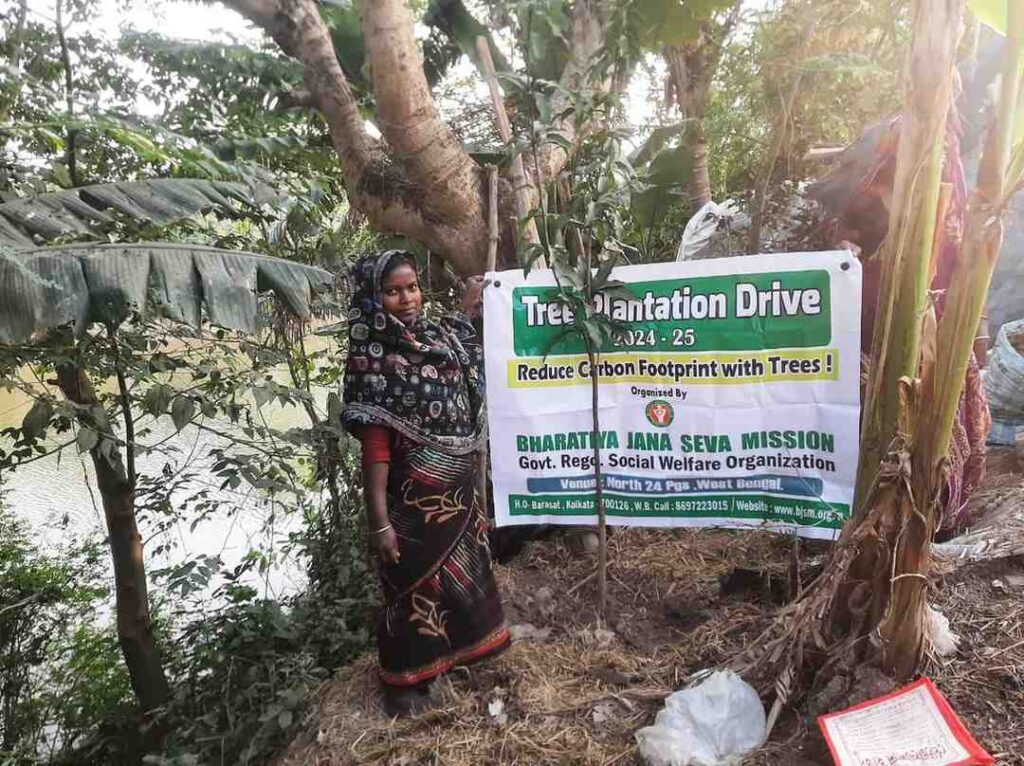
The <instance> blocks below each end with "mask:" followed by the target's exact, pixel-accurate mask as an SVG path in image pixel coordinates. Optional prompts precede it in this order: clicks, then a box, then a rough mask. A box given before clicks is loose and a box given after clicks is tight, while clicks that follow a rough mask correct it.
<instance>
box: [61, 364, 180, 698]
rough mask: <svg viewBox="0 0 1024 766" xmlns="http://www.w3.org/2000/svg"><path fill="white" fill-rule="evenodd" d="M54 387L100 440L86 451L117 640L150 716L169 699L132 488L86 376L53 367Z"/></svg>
mask: <svg viewBox="0 0 1024 766" xmlns="http://www.w3.org/2000/svg"><path fill="white" fill-rule="evenodd" d="M57 385H58V386H59V388H60V390H61V391H62V392H63V394H64V396H65V397H67V399H68V401H70V402H73V403H74V404H77V405H78V406H79V407H81V408H82V414H81V416H80V427H85V428H91V429H93V430H95V431H96V433H97V434H99V440H98V441H97V442H96V445H95V446H94V447H93V448H92V449H91V450H90V451H89V455H90V457H91V458H92V464H93V468H94V469H95V471H96V484H97V486H98V487H99V491H100V497H101V499H102V502H103V514H104V517H105V518H106V522H107V534H108V536H109V544H110V557H111V560H112V561H113V564H114V584H115V594H116V614H117V637H118V641H119V643H120V645H121V652H122V653H123V654H124V660H125V664H126V665H127V667H128V677H129V679H130V681H131V685H132V690H133V691H134V692H135V696H136V698H137V699H138V701H139V705H140V706H141V708H142V710H143V712H145V713H151V712H152V711H154V710H156V709H157V708H160V707H161V706H163V705H164V704H165V703H166V702H167V700H168V698H169V697H170V686H169V684H168V682H167V676H166V675H165V674H164V667H163V660H162V659H161V656H160V650H159V648H158V647H157V643H156V637H155V636H154V634H153V620H152V618H151V616H150V612H149V592H148V587H147V584H146V565H145V557H144V555H143V547H142V536H141V535H140V534H139V527H138V524H137V522H136V519H135V487H134V485H133V483H132V480H131V479H130V478H129V476H128V474H127V473H126V471H125V468H124V464H123V462H122V460H121V452H120V448H119V447H118V446H117V444H116V442H115V441H114V440H113V438H112V436H111V434H112V433H113V430H112V427H111V424H110V421H109V419H108V418H107V414H106V411H105V410H104V409H103V405H102V404H101V403H100V401H99V399H98V398H97V397H96V391H95V389H94V388H93V385H92V382H91V381H90V380H89V378H88V376H87V375H86V374H85V371H84V370H83V369H82V368H81V367H79V366H77V365H75V364H74V363H71V362H68V363H65V364H62V365H60V367H58V368H57Z"/></svg>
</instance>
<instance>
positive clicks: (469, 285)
mask: <svg viewBox="0 0 1024 766" xmlns="http://www.w3.org/2000/svg"><path fill="white" fill-rule="evenodd" d="M486 286H487V280H486V279H484V278H483V277H481V276H475V277H467V278H466V288H465V290H464V291H463V293H462V303H461V308H462V313H463V314H465V315H466V316H468V317H471V318H476V317H478V316H479V315H480V307H481V306H482V305H483V294H484V287H486Z"/></svg>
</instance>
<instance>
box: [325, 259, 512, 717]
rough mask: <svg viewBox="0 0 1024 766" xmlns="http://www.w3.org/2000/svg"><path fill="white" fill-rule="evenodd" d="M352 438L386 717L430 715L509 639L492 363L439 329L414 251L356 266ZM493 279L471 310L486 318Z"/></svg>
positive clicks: (347, 415) (457, 323) (467, 341)
mask: <svg viewBox="0 0 1024 766" xmlns="http://www.w3.org/2000/svg"><path fill="white" fill-rule="evenodd" d="M352 274H353V279H354V288H355V292H354V295H353V297H352V305H351V308H350V310H349V316H348V333H349V356H348V362H347V365H346V369H345V395H344V398H345V407H344V410H343V414H342V420H343V422H344V424H345V427H346V428H347V429H348V430H349V431H350V432H352V433H353V434H354V435H355V436H356V437H357V438H359V439H360V441H361V442H362V445H363V485H364V488H365V496H366V513H367V520H368V526H369V532H370V536H371V538H372V541H373V543H374V544H375V546H376V548H377V551H378V552H379V554H380V559H381V566H380V578H381V586H382V589H383V594H384V609H383V611H382V614H381V618H380V625H379V630H378V638H377V640H378V649H379V654H380V677H381V680H382V681H383V683H384V690H385V710H386V712H387V713H388V714H389V715H408V714H410V713H415V712H417V711H419V710H422V709H423V708H424V707H426V705H427V701H428V692H427V684H428V683H429V682H430V681H431V680H432V679H434V678H436V677H437V676H439V675H441V674H442V673H445V672H446V671H448V670H450V669H451V668H452V667H454V666H455V665H461V664H466V663H468V662H471V661H474V660H478V659H480V658H482V657H485V656H487V655H490V654H494V653H496V652H498V651H500V650H502V649H504V648H505V647H506V646H507V645H508V642H509V633H508V629H507V627H506V626H505V623H504V617H503V615H502V611H501V601H500V598H499V596H498V589H497V586H496V585H495V582H494V575H493V573H492V572H491V556H490V550H489V548H488V541H487V519H486V516H485V511H484V508H483V505H482V503H481V498H479V497H478V495H477V486H478V474H477V472H478V471H479V470H480V466H479V463H478V450H479V448H480V446H481V444H482V441H483V439H484V438H485V433H486V426H485V422H484V420H485V412H484V406H483V404H484V380H483V369H482V362H483V359H482V352H481V348H480V345H479V343H478V342H477V340H476V335H475V332H474V330H473V327H472V325H471V324H470V323H469V321H468V320H467V319H466V318H465V317H460V316H455V317H450V318H445V319H442V320H440V321H436V322H435V321H431V320H429V319H426V318H425V317H424V316H423V315H422V307H423V297H422V294H421V292H420V287H419V278H418V275H417V273H416V267H415V263H414V261H413V260H412V257H411V256H410V255H409V254H408V253H403V252H399V251H393V250H392V251H388V252H384V253H380V254H377V255H371V256H367V257H365V258H363V259H362V260H360V261H359V262H358V263H357V264H356V265H355V266H354V267H353V271H352ZM482 286H483V280H482V279H480V278H476V279H474V280H472V281H471V282H470V283H469V286H468V289H467V290H466V294H465V296H464V297H463V301H462V306H463V310H464V312H465V313H467V314H471V313H476V312H477V311H478V310H479V309H478V306H479V302H480V292H481V288H482Z"/></svg>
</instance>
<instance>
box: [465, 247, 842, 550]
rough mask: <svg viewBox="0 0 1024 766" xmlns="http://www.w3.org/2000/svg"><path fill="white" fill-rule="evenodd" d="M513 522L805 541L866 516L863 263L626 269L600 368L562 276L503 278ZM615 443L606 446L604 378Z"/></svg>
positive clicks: (494, 307)
mask: <svg viewBox="0 0 1024 766" xmlns="http://www.w3.org/2000/svg"><path fill="white" fill-rule="evenodd" d="M488 276H489V277H490V279H491V282H492V284H491V285H490V286H489V287H488V288H487V289H486V290H485V293H484V331H485V348H486V360H487V361H486V365H487V370H486V372H487V403H488V416H489V419H490V433H491V464H492V475H493V482H494V493H495V508H496V517H497V523H498V524H499V525H500V526H504V525H511V524H568V525H588V524H594V523H595V520H596V509H595V506H594V495H595V492H594V490H595V486H596V483H595V472H594V461H595V447H596V453H597V454H598V455H599V456H600V461H601V471H602V482H603V490H604V492H603V495H604V501H605V509H606V511H607V514H608V520H609V523H612V524H619V525H627V526H661V527H664V526H728V527H761V528H767V529H772V530H777V531H787V532H788V531H792V530H796V531H797V532H798V533H799V534H800V535H802V536H805V537H815V538H825V539H831V538H833V537H835V536H836V535H837V534H838V530H839V529H840V528H841V527H842V524H843V522H844V521H845V520H846V519H847V517H848V516H849V512H850V505H851V503H852V500H853V487H854V480H855V476H856V472H857V454H858V448H859V444H858V427H859V418H860V391H859V379H860V291H861V272H860V266H859V264H858V262H857V260H856V258H854V257H853V256H852V255H850V253H847V252H844V251H830V252H820V253H792V254H784V255H757V256H747V257H740V258H723V259H717V260H704V261H693V262H684V263H670V264H653V265H645V266H624V267H621V268H618V269H615V270H614V272H613V273H612V278H613V279H616V280H619V281H621V282H623V283H624V284H625V285H626V288H625V292H624V291H622V290H619V291H616V292H615V293H614V294H612V295H610V296H601V297H599V299H598V300H597V302H596V306H595V308H596V310H597V311H598V312H601V313H603V314H605V315H607V316H608V317H609V318H610V319H611V320H613V322H614V326H615V327H616V328H617V332H616V333H615V337H614V338H612V339H611V340H610V341H608V342H607V343H606V344H605V346H604V347H603V348H601V349H600V353H599V354H598V355H597V357H596V359H594V360H593V361H592V360H590V359H589V358H588V357H587V354H586V352H585V347H584V343H583V340H582V338H580V336H579V335H578V333H577V332H576V331H575V330H574V328H573V326H572V322H573V317H572V316H571V314H570V313H569V312H568V311H567V310H566V309H565V308H564V306H563V305H562V304H561V303H559V302H558V300H557V287H556V285H555V280H554V277H553V275H552V273H551V272H550V271H534V272H531V273H530V275H529V276H528V277H524V276H523V273H522V271H518V270H517V271H507V272H501V273H494V274H490V275H488ZM595 369H596V372H597V375H598V381H599V421H600V429H599V432H598V434H597V437H596V443H595V438H594V434H593V432H592V415H591V405H592V398H591V397H592V393H591V373H592V372H593V371H594V370H595Z"/></svg>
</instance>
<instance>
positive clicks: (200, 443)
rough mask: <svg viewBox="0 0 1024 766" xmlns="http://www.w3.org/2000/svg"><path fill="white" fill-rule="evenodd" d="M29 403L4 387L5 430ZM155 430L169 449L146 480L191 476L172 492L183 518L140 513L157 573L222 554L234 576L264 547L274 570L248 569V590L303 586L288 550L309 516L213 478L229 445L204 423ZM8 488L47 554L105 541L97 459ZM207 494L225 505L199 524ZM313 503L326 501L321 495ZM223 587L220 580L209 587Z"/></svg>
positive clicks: (298, 422)
mask: <svg viewBox="0 0 1024 766" xmlns="http://www.w3.org/2000/svg"><path fill="white" fill-rule="evenodd" d="M315 396H316V398H317V399H318V401H319V402H320V404H321V405H322V404H323V402H324V401H325V400H326V397H327V391H326V390H321V391H317V392H315ZM30 406H31V401H30V400H29V399H28V397H26V396H25V395H24V394H22V393H20V392H9V391H4V390H2V389H0V429H3V428H7V427H10V426H16V425H20V424H21V421H22V419H23V418H24V416H25V413H26V412H28V409H29V407H30ZM260 412H261V414H262V416H263V417H264V419H266V421H267V422H268V423H269V424H271V425H272V426H273V427H274V428H279V429H282V430H284V429H287V428H293V427H308V426H309V419H308V416H307V415H306V413H305V411H303V410H302V408H300V407H292V406H288V407H283V406H281V405H280V404H278V403H276V402H274V403H268V404H267V405H265V406H264V407H263V408H261V410H260ZM146 425H147V427H148V428H149V429H150V430H151V433H150V434H148V435H147V436H146V437H145V439H144V443H146V444H150V445H156V444H160V445H161V446H160V450H159V451H158V452H157V451H154V452H150V453H148V454H144V455H140V456H139V458H138V459H137V461H136V462H137V466H138V471H139V474H140V475H149V476H157V477H159V476H161V473H162V471H163V470H164V467H165V465H170V466H172V470H173V471H174V472H175V473H178V472H179V471H180V475H181V477H182V478H181V479H180V482H181V485H180V486H179V487H176V488H175V491H174V492H173V493H172V495H171V503H172V506H173V507H174V508H175V509H177V510H179V511H181V516H182V518H180V519H177V520H171V521H168V520H163V519H157V518H152V517H146V516H145V515H144V514H143V515H142V516H141V519H140V529H141V532H142V536H143V540H144V541H145V544H146V556H147V567H148V569H149V571H150V572H151V573H152V572H153V571H155V570H157V569H160V568H164V567H168V566H173V565H177V564H180V563H183V562H184V561H186V560H188V559H190V558H193V557H195V556H199V555H206V556H219V557H220V559H221V561H222V563H223V567H224V568H225V569H227V570H230V569H233V568H234V567H235V566H237V565H238V564H240V563H241V562H242V561H243V559H244V557H245V556H246V555H247V554H248V553H249V552H250V551H251V550H253V549H261V550H263V551H265V552H269V553H270V558H269V559H268V560H267V563H266V566H265V571H262V572H257V571H253V572H251V573H249V574H248V575H247V576H246V578H245V581H246V582H247V584H249V585H252V586H253V587H256V588H257V589H258V590H259V591H260V593H261V594H265V595H267V596H271V597H273V596H282V595H288V594H291V593H295V592H296V591H298V590H299V589H301V587H302V585H303V583H304V575H303V571H304V567H303V563H302V562H301V561H300V560H298V559H297V557H296V556H295V555H294V554H290V553H288V552H286V551H285V548H286V543H287V540H288V537H289V535H290V534H292V533H294V532H297V531H298V530H299V529H300V528H301V519H300V518H298V517H297V516H296V515H294V514H287V513H283V512H282V508H281V505H280V504H279V503H278V504H272V503H270V502H269V501H268V500H267V498H266V497H265V496H261V495H260V494H259V493H257V492H256V491H255V490H253V489H252V488H250V487H248V485H246V484H244V483H243V484H242V485H241V486H240V487H239V488H238V489H237V490H231V489H221V484H222V479H220V478H219V477H217V476H215V475H214V474H213V471H212V469H211V466H212V464H213V459H212V458H211V457H209V451H210V450H211V449H213V448H215V447H218V446H222V445H223V444H224V443H225V440H223V439H222V438H221V437H218V436H216V435H214V434H211V433H209V432H208V431H205V430H200V429H198V428H195V427H186V428H185V429H183V430H182V431H181V432H180V433H176V432H175V428H174V425H173V423H172V422H171V419H170V417H163V418H160V419H158V420H155V421H153V420H152V419H149V418H147V422H146ZM211 425H213V427H215V428H216V429H217V430H219V431H222V432H230V431H231V429H232V428H233V426H232V425H231V424H230V423H227V422H217V423H213V424H211ZM162 481H163V480H162ZM0 486H2V489H3V492H4V504H5V506H6V507H7V509H8V510H9V511H11V512H13V514H14V516H15V517H16V518H18V519H20V520H22V521H23V522H24V523H25V524H27V525H28V528H29V531H30V533H31V536H32V538H33V539H34V540H36V541H37V543H38V544H39V545H40V546H41V547H42V548H43V549H44V550H45V549H48V548H51V549H52V548H54V547H56V546H57V545H58V544H60V543H61V542H63V541H65V540H66V539H67V538H68V537H69V536H75V537H78V538H83V537H89V536H98V537H99V538H100V539H102V538H103V537H104V536H105V534H106V526H105V522H104V519H103V509H102V506H101V505H100V498H99V494H98V493H97V492H96V489H95V484H94V475H93V467H92V462H91V460H90V459H89V456H88V455H79V454H77V450H76V449H75V448H74V447H73V446H72V447H69V448H67V449H65V450H63V451H62V452H60V453H57V454H54V455H51V456H48V457H45V458H42V459H39V460H36V461H35V462H32V463H29V464H28V465H25V466H22V467H20V468H18V469H17V470H14V471H11V472H6V473H5V474H4V475H3V476H2V477H0ZM201 490H206V491H208V492H209V496H208V498H207V499H208V500H212V501H214V502H215V503H216V511H215V512H214V513H212V514H209V516H208V518H206V519H204V520H202V521H199V522H198V523H197V524H196V525H195V526H193V521H194V520H195V519H196V516H197V513H196V512H195V511H194V510H192V509H190V508H189V507H188V504H187V502H186V501H187V499H188V498H190V497H194V496H195V494H196V493H197V492H199V491H201ZM307 499H308V500H310V501H312V502H317V501H319V500H320V499H322V498H317V497H311V498H307ZM217 584H218V581H217V579H216V578H215V579H214V580H213V582H212V584H211V588H210V590H212V588H213V587H215V586H216V585H217Z"/></svg>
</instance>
